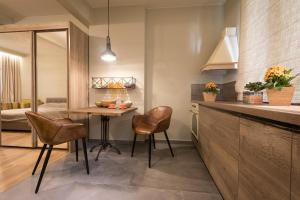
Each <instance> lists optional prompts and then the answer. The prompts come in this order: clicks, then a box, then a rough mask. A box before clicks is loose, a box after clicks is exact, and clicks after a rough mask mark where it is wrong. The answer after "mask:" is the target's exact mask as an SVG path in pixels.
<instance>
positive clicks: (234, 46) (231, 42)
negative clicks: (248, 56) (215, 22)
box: [201, 27, 239, 71]
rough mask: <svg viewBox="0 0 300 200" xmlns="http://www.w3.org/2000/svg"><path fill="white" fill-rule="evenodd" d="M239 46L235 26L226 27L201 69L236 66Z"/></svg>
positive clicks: (223, 68) (227, 68)
mask: <svg viewBox="0 0 300 200" xmlns="http://www.w3.org/2000/svg"><path fill="white" fill-rule="evenodd" d="M238 59H239V47H238V39H237V29H236V27H227V28H225V30H224V31H223V34H222V39H221V41H220V42H219V43H218V46H217V47H216V49H215V50H214V52H213V54H212V55H211V56H210V58H209V60H208V62H207V63H206V65H204V67H203V68H202V69H201V71H208V70H229V69H237V68H238Z"/></svg>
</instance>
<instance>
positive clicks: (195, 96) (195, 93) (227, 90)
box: [191, 81, 237, 101]
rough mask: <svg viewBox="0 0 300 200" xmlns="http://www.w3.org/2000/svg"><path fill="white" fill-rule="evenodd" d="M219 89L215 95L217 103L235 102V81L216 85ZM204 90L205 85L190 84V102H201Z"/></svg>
mask: <svg viewBox="0 0 300 200" xmlns="http://www.w3.org/2000/svg"><path fill="white" fill-rule="evenodd" d="M218 87H219V88H220V89H221V91H220V93H219V94H218V95H217V101H236V100H237V93H236V91H235V81H233V82H229V83H224V84H218ZM204 88H205V84H192V85H191V100H200V101H202V100H203V96H202V91H203V89H204Z"/></svg>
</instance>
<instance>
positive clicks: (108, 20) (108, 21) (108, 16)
mask: <svg viewBox="0 0 300 200" xmlns="http://www.w3.org/2000/svg"><path fill="white" fill-rule="evenodd" d="M109 18H110V15H109V0H107V35H108V37H109V23H110V19H109Z"/></svg>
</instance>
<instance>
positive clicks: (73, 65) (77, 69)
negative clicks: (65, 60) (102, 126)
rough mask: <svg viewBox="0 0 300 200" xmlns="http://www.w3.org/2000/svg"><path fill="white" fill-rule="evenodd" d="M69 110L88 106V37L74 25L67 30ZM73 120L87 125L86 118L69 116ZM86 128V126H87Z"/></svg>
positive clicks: (75, 115)
mask: <svg viewBox="0 0 300 200" xmlns="http://www.w3.org/2000/svg"><path fill="white" fill-rule="evenodd" d="M68 71H69V80H68V82H69V87H68V88H69V91H68V93H69V109H70V110H72V109H75V108H82V107H88V105H89V101H88V100H89V95H88V93H89V84H88V82H89V37H88V35H87V34H85V33H84V32H83V31H81V30H80V29H79V28H77V27H76V26H75V25H73V24H72V23H70V28H69V69H68ZM70 117H71V118H72V119H73V120H76V121H79V122H82V123H85V124H86V125H87V124H88V116H87V115H83V114H80V115H78V114H71V115H70ZM87 127H88V126H87Z"/></svg>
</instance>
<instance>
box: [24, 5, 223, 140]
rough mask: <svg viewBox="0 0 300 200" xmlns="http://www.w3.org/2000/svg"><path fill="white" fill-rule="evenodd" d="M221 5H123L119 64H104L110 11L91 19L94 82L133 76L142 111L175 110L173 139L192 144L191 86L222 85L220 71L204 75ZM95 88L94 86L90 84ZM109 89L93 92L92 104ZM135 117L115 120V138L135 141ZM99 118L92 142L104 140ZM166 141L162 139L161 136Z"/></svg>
mask: <svg viewBox="0 0 300 200" xmlns="http://www.w3.org/2000/svg"><path fill="white" fill-rule="evenodd" d="M223 11H224V8H223V7H222V6H215V7H214V6H211V7H210V6H207V7H191V8H173V9H153V10H145V9H144V8H140V7H126V8H124V7H122V8H118V7H115V8H112V9H111V23H112V25H111V41H112V49H113V50H114V51H115V52H116V53H117V56H118V60H117V61H116V63H112V64H107V63H104V62H102V61H101V60H100V55H101V52H102V51H103V50H104V49H105V37H106V27H107V25H106V9H97V10H96V12H95V14H94V15H93V19H92V22H93V25H91V26H90V28H89V34H90V58H89V62H90V82H91V78H92V77H94V76H134V77H136V78H137V88H136V89H134V90H129V91H128V96H129V97H130V99H131V100H132V101H133V102H134V106H137V107H138V111H137V112H138V113H144V109H146V110H148V109H150V108H152V107H154V106H158V105H170V106H171V107H172V108H173V109H174V114H173V117H172V124H171V128H170V131H169V132H170V134H169V135H170V139H173V140H190V113H189V109H190V103H191V102H190V99H191V84H193V83H205V82H207V81H210V80H213V81H216V82H218V83H222V82H223V77H222V76H221V75H220V74H219V73H217V72H210V73H205V74H201V72H200V68H201V66H203V65H204V64H205V63H206V61H207V59H208V58H209V56H210V55H211V53H212V52H213V50H214V48H215V47H216V45H217V43H218V40H219V39H220V35H221V31H222V29H223V26H224V12H223ZM68 19H69V17H68V16H53V17H52V16H45V17H31V18H27V19H24V20H22V21H21V22H19V23H39V22H45V23H46V22H47V23H48V22H58V21H67V20H68ZM90 86H91V85H90ZM106 92H107V91H105V90H95V89H90V102H89V103H90V105H94V103H95V101H98V100H101V99H102V98H103V97H104V96H105V93H106ZM131 117H132V114H130V115H126V116H124V117H122V118H115V119H114V118H113V119H112V121H111V126H110V128H111V133H110V137H111V139H115V140H132V130H131ZM99 128H100V124H99V118H94V117H93V118H92V119H91V121H90V138H91V139H96V138H100V134H99V131H100V129H99ZM163 139H164V138H163Z"/></svg>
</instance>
